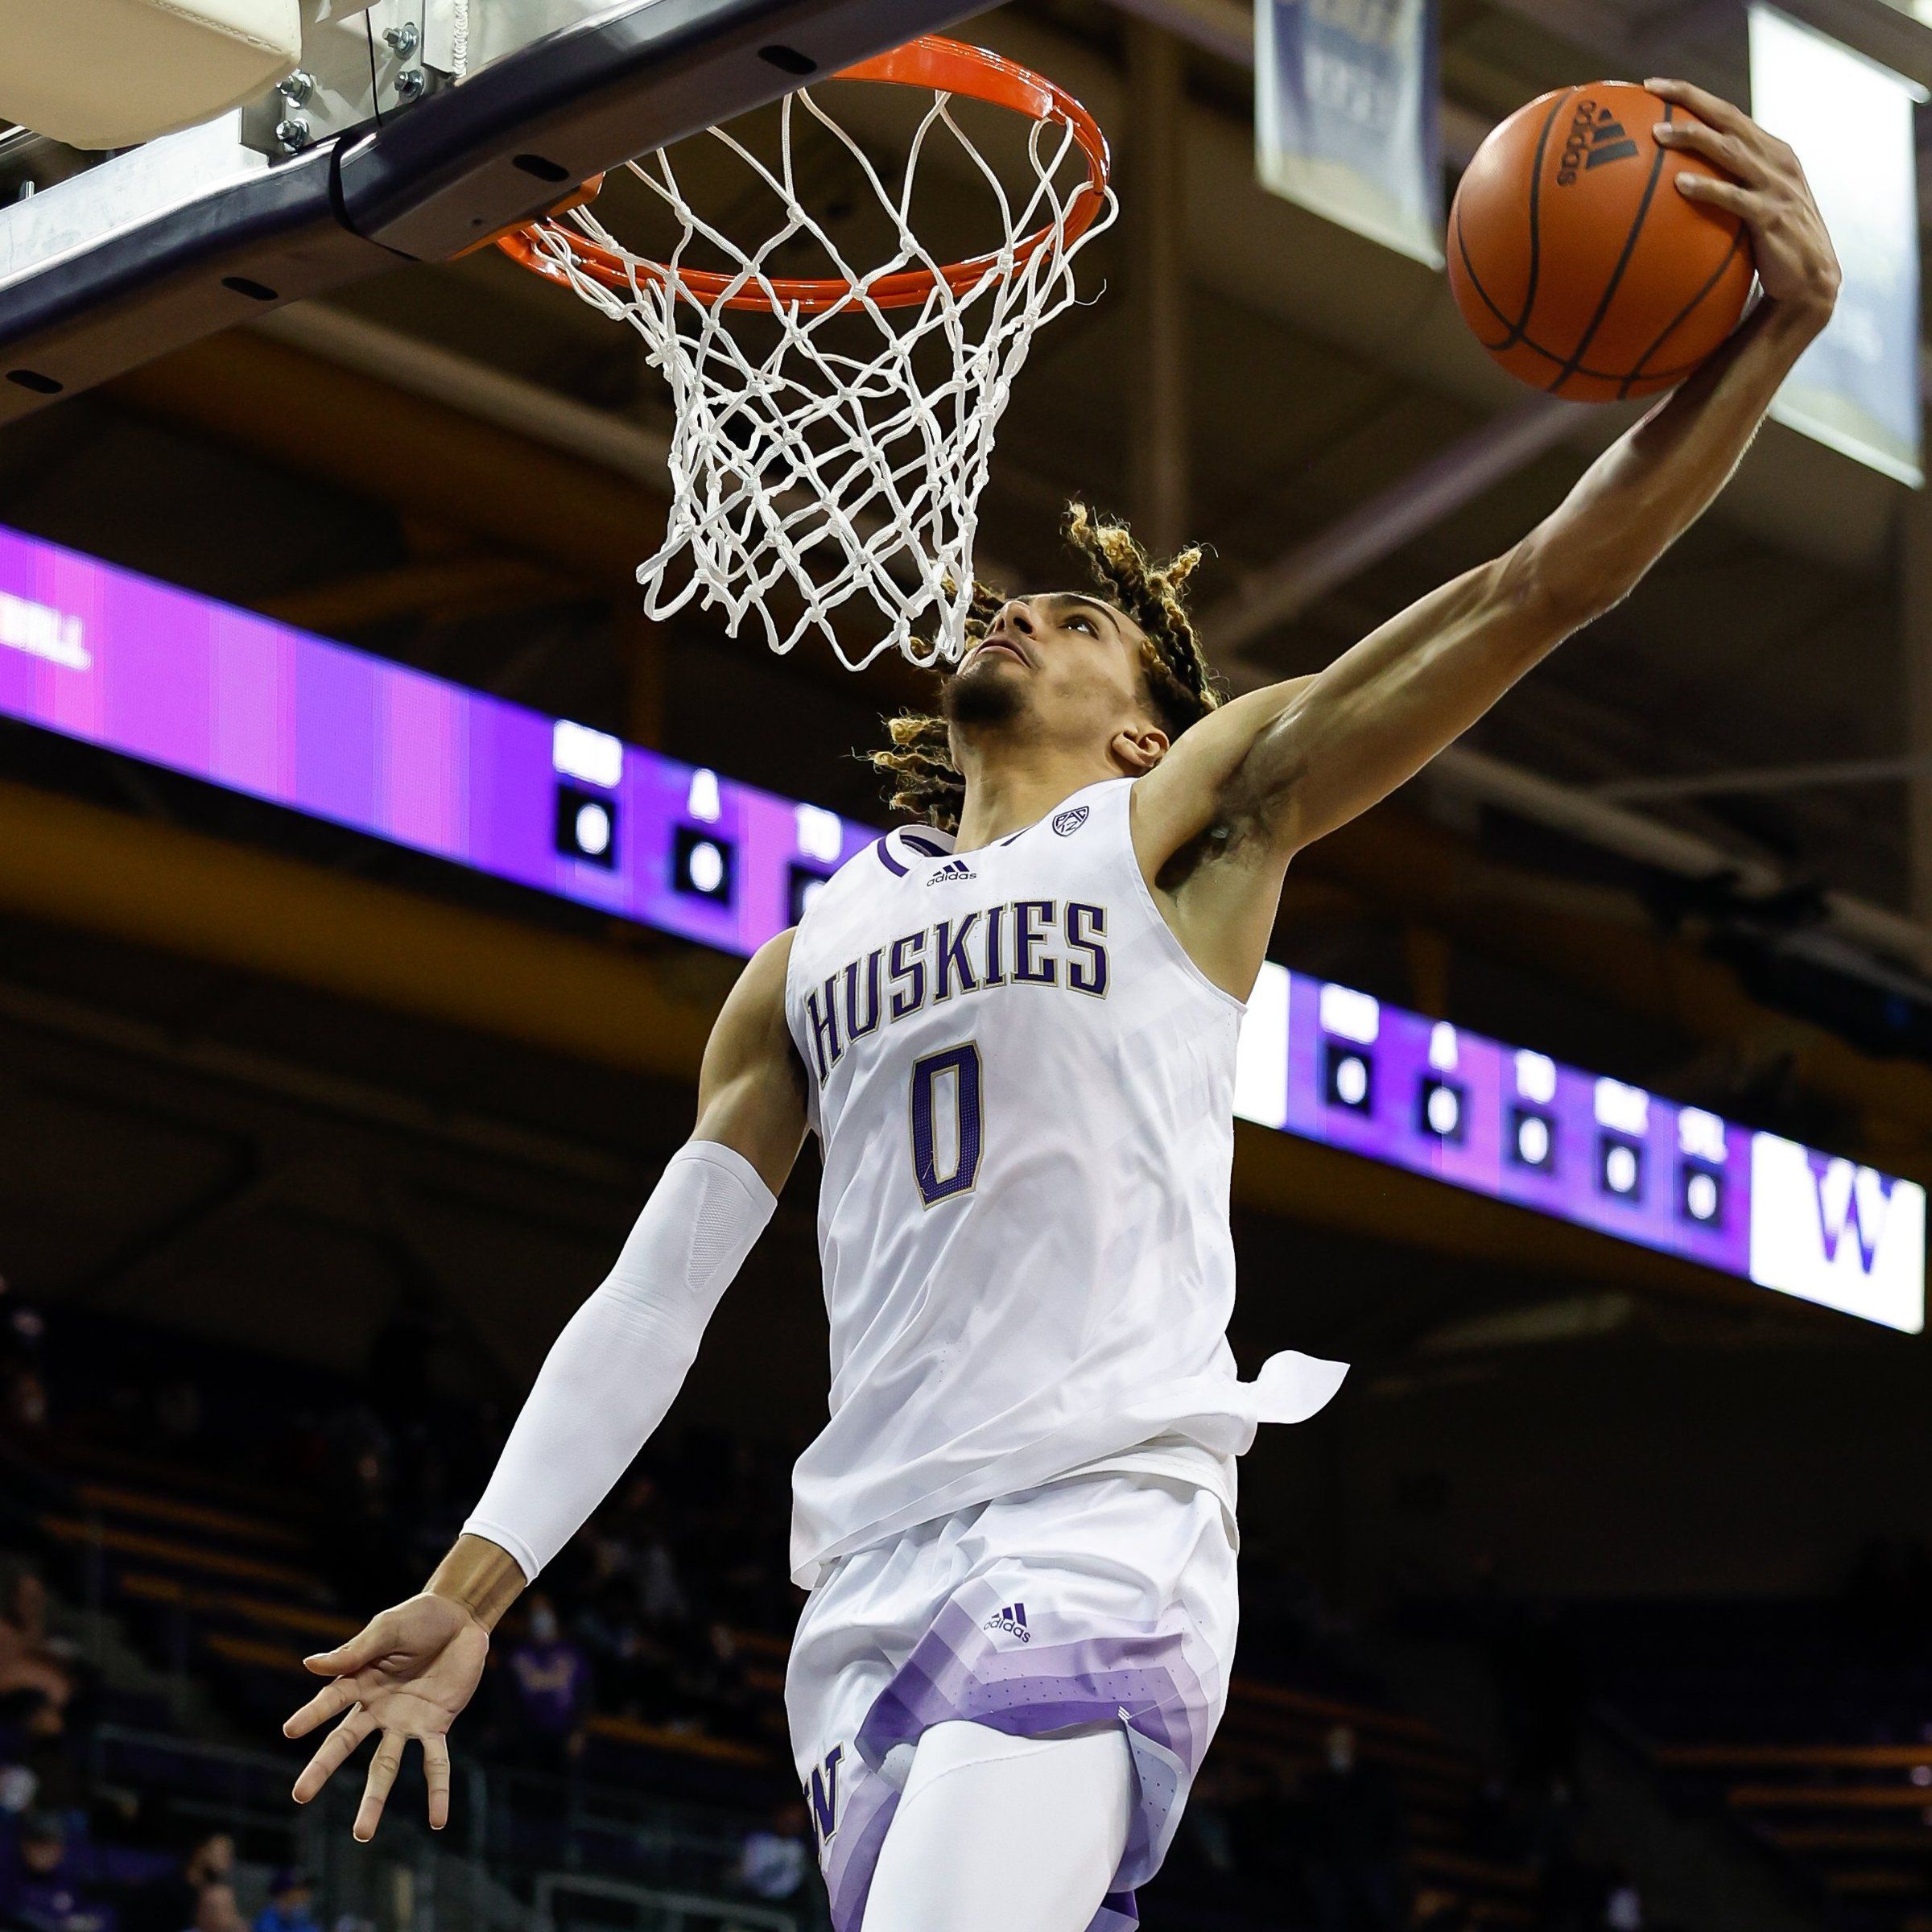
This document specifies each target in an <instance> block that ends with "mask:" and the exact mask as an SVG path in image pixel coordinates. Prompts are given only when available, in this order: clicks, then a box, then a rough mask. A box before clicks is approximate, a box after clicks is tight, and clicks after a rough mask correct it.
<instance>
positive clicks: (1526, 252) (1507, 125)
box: [1449, 81, 1755, 403]
mask: <svg viewBox="0 0 1932 1932" xmlns="http://www.w3.org/2000/svg"><path fill="white" fill-rule="evenodd" d="M1684 112H1685V110H1684V109H1682V108H1681V107H1677V106H1674V105H1671V104H1670V103H1668V102H1666V101H1662V100H1660V99H1659V98H1658V97H1657V96H1656V95H1655V94H1653V93H1650V92H1649V89H1645V88H1641V87H1633V86H1631V85H1628V84H1626V83H1623V82H1616V81H1604V82H1600V83H1598V84H1596V85H1592V86H1589V87H1573V88H1566V89H1561V90H1560V91H1558V93H1552V94H1545V95H1544V96H1543V97H1542V98H1541V99H1540V100H1537V101H1531V102H1530V105H1528V106H1527V107H1525V108H1523V109H1521V110H1520V111H1519V112H1517V114H1513V115H1511V116H1510V118H1509V119H1508V120H1507V121H1505V122H1504V123H1503V124H1502V126H1501V127H1499V128H1497V129H1496V131H1495V133H1493V134H1491V135H1490V137H1489V138H1488V140H1487V141H1485V142H1484V143H1483V145H1482V147H1480V149H1479V150H1478V151H1477V152H1476V158H1475V159H1474V160H1473V161H1472V162H1471V163H1470V164H1469V169H1468V173H1467V174H1465V175H1463V182H1462V186H1461V188H1459V190H1458V191H1457V193H1456V197H1455V208H1454V209H1453V211H1452V212H1451V216H1450V221H1449V279H1450V283H1451V287H1453V288H1454V290H1455V299H1456V303H1457V305H1458V307H1459V308H1460V309H1461V310H1462V312H1463V320H1464V321H1465V322H1467V323H1468V324H1469V327H1470V328H1471V329H1472V330H1473V331H1474V332H1475V334H1476V340H1477V341H1479V342H1480V343H1481V344H1482V345H1483V347H1484V349H1488V352H1489V353H1490V354H1491V355H1492V357H1494V358H1495V359H1496V361H1497V362H1498V363H1500V364H1501V365H1502V367H1503V368H1505V369H1507V370H1509V374H1511V375H1513V376H1515V377H1516V378H1518V379H1519V380H1520V381H1521V382H1527V383H1528V384H1530V386H1531V387H1532V388H1535V389H1541V390H1546V391H1547V392H1548V393H1549V394H1551V395H1554V396H1563V397H1564V398H1567V399H1568V400H1570V401H1572V402H1577V403H1615V402H1620V401H1621V400H1622V399H1624V398H1626V397H1629V396H1645V395H1650V394H1655V393H1656V392H1657V391H1658V390H1666V389H1669V388H1671V387H1673V386H1674V385H1675V384H1677V383H1679V382H1682V381H1683V379H1684V378H1686V376H1688V375H1689V374H1691V372H1692V371H1693V370H1694V369H1696V368H1697V366H1698V365H1699V364H1700V363H1701V362H1703V361H1704V359H1705V358H1706V357H1708V356H1709V355H1710V354H1711V352H1712V351H1713V350H1715V349H1716V348H1717V347H1718V346H1719V345H1720V344H1721V343H1722V342H1723V341H1724V339H1725V338H1726V337H1727V336H1728V335H1729V334H1730V333H1731V332H1732V330H1733V329H1734V328H1736V326H1737V324H1738V322H1739V320H1740V318H1741V317H1742V316H1743V314H1744V303H1745V302H1746V300H1747V299H1748V297H1749V295H1750V292H1751V283H1752V276H1753V275H1754V273H1755V264H1754V262H1753V261H1752V253H1751V243H1750V239H1749V237H1748V235H1747V234H1746V233H1745V232H1744V225H1743V224H1742V223H1741V222H1740V221H1738V220H1737V218H1736V217H1735V216H1732V215H1730V214H1727V213H1721V212H1719V211H1718V210H1715V209H1713V208H1707V207H1703V206H1700V205H1699V204H1695V203H1693V202H1691V201H1688V200H1686V199H1685V198H1684V196H1682V194H1680V193H1678V192H1677V188H1676V180H1677V177H1678V175H1680V174H1682V172H1684V171H1686V169H1690V170H1694V171H1697V172H1699V173H1702V174H1707V175H1715V173H1716V170H1715V169H1714V168H1712V167H1711V166H1710V164H1709V163H1707V162H1705V161H1703V160H1702V159H1699V157H1698V156H1696V155H1687V154H1683V153H1681V152H1674V151H1670V150H1668V149H1666V148H1662V147H1658V146H1657V142H1655V141H1654V140H1653V139H1652V138H1651V130H1653V128H1654V127H1655V126H1657V124H1658V123H1659V122H1669V121H1671V120H1674V119H1678V118H1682V116H1683V114H1684Z"/></svg>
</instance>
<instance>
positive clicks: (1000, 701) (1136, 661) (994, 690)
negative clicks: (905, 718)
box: [946, 591, 1147, 744]
mask: <svg viewBox="0 0 1932 1932" xmlns="http://www.w3.org/2000/svg"><path fill="white" fill-rule="evenodd" d="M1142 643H1143V639H1142V635H1141V629H1140V626H1139V625H1137V624H1136V623H1135V622H1134V621H1133V619H1132V618H1131V617H1126V616H1124V615H1123V614H1122V613H1121V612H1119V611H1117V610H1116V609H1114V608H1113V606H1112V605H1109V604H1104V603H1102V602H1101V601H1100V599H1098V598H1097V597H1082V596H1080V595H1079V594H1077V593H1075V592H1071V591H1051V592H1047V593H1045V594H1043V595H1042V596H1039V597H1015V598H1013V600H1012V601H1009V603H1007V604H1005V605H1002V606H1001V609H1000V612H999V614H998V616H997V617H995V618H994V619H993V622H992V624H991V625H989V626H988V627H987V630H986V634H985V636H984V637H983V638H980V642H978V643H977V644H976V645H975V646H973V648H972V650H970V651H969V652H968V654H966V657H965V658H964V661H963V662H962V663H961V664H960V668H959V669H958V671H956V672H955V673H954V674H953V675H952V677H951V678H949V679H947V704H946V710H947V716H948V717H949V718H951V720H952V722H953V723H954V724H956V725H964V726H965V727H967V728H968V729H971V728H972V726H973V725H1001V724H1006V723H1010V722H1013V721H1016V720H1021V719H1022V718H1023V719H1024V720H1025V721H1026V725H1027V728H1028V729H1029V731H1030V733H1042V734H1047V735H1051V737H1054V738H1055V739H1056V740H1059V741H1065V742H1068V743H1080V742H1084V741H1088V740H1097V741H1099V742H1100V743H1101V744H1105V743H1108V741H1111V740H1112V738H1113V736H1114V734H1115V733H1117V732H1118V731H1120V730H1121V729H1124V728H1126V727H1129V726H1132V725H1144V724H1145V723H1146V722H1147V717H1146V713H1147V704H1146V691H1145V687H1144V681H1143V678H1142V674H1141V648H1142Z"/></svg>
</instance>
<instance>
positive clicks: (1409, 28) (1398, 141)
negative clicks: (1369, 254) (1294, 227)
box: [1254, 0, 1443, 268]
mask: <svg viewBox="0 0 1932 1932" xmlns="http://www.w3.org/2000/svg"><path fill="white" fill-rule="evenodd" d="M1254 34H1255V46H1254V56H1255V58H1254V73H1255V102H1254V130H1255V151H1256V167H1257V171H1258V172H1259V174H1260V175H1261V184H1262V185H1263V186H1264V187H1265V188H1271V189H1272V190H1273V191H1274V192H1275V193H1276V194H1278V195H1280V196H1284V197H1285V198H1286V200H1290V201H1298V202H1299V203H1300V204H1301V205H1302V207H1303V208H1311V209H1312V210H1313V211H1314V212H1315V213H1316V214H1318V215H1320V216H1322V217H1324V219H1326V220H1327V221H1335V222H1339V223H1340V225H1342V226H1343V227H1344V228H1349V229H1354V231H1355V232H1356V233H1357V234H1360V235H1366V236H1368V237H1369V239H1370V240H1371V241H1374V242H1381V243H1382V244H1383V246H1385V247H1388V248H1393V249H1395V250H1398V251H1399V252H1400V253H1402V254H1405V255H1410V256H1413V257H1414V258H1415V260H1417V261H1418V262H1426V263H1427V264H1428V265H1429V266H1430V267H1431V268H1440V267H1441V266H1443V251H1442V233H1443V171H1442V158H1441V142H1440V132H1439V120H1438V112H1437V109H1438V88H1437V81H1436V47H1435V0H1256V5H1255V10H1254Z"/></svg>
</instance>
